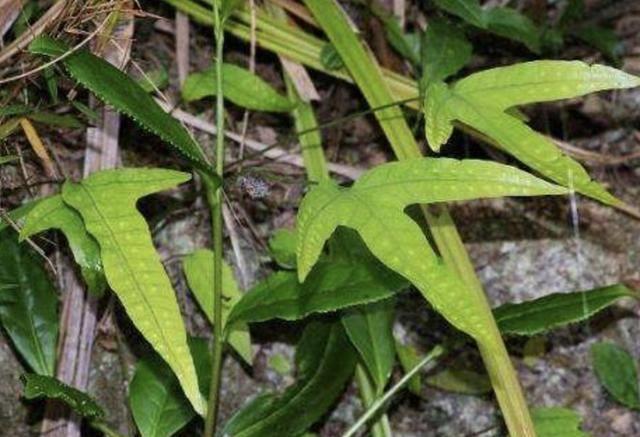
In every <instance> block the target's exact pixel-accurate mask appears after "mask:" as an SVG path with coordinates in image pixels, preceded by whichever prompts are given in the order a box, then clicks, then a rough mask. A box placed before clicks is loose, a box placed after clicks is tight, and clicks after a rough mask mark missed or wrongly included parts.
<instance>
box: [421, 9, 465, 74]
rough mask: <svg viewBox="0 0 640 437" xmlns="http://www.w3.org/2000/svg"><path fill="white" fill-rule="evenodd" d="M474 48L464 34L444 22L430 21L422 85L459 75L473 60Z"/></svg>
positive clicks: (426, 38) (425, 39)
mask: <svg viewBox="0 0 640 437" xmlns="http://www.w3.org/2000/svg"><path fill="white" fill-rule="evenodd" d="M471 51H472V47H471V44H470V43H469V41H468V40H467V38H466V37H465V35H464V33H463V32H462V31H461V30H459V29H458V28H457V27H455V26H452V25H451V24H448V23H447V22H446V21H443V20H437V19H433V20H429V26H428V27H427V31H426V32H425V33H424V39H423V43H422V57H423V59H422V63H423V64H422V80H421V82H422V85H423V86H425V87H426V85H427V84H428V83H433V82H437V81H440V80H444V79H446V78H447V77H449V76H451V75H452V74H455V73H457V72H458V71H459V70H460V69H461V68H462V67H464V66H465V64H466V63H467V62H469V59H470V58H471Z"/></svg>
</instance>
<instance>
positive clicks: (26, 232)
mask: <svg viewBox="0 0 640 437" xmlns="http://www.w3.org/2000/svg"><path fill="white" fill-rule="evenodd" d="M48 229H60V230H61V231H62V233H63V234H64V235H65V236H66V237H67V240H68V241H69V247H70V248H71V252H72V253H73V257H74V259H75V260H76V263H78V265H79V266H80V270H81V272H82V276H83V278H84V280H85V282H86V283H87V288H88V289H89V291H90V292H92V293H94V294H96V295H98V296H99V295H101V294H102V293H103V292H104V289H105V287H106V280H105V278H104V272H103V270H102V262H101V261H100V247H99V246H98V243H97V242H96V240H95V239H94V238H93V237H91V236H90V235H89V234H88V233H87V231H86V229H85V227H84V223H83V221H82V217H81V216H80V214H78V212H77V211H76V210H75V209H73V208H71V207H69V206H67V205H66V204H65V203H64V202H63V201H62V196H61V195H56V196H52V197H48V198H45V199H42V200H41V201H40V202H39V203H38V204H37V205H36V206H35V207H34V208H33V209H32V210H31V211H30V212H29V214H28V215H27V218H26V220H25V223H24V226H23V227H22V229H21V231H20V240H24V239H25V238H28V237H30V236H32V235H34V234H37V233H39V232H43V231H46V230H48Z"/></svg>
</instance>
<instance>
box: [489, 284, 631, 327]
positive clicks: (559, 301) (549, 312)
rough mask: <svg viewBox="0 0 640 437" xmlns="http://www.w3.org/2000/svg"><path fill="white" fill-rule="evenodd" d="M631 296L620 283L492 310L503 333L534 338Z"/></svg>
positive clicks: (581, 319) (585, 318)
mask: <svg viewBox="0 0 640 437" xmlns="http://www.w3.org/2000/svg"><path fill="white" fill-rule="evenodd" d="M633 296H634V293H633V292H632V291H631V290H629V289H628V288H627V287H625V286H624V285H622V284H615V285H610V286H608V287H601V288H594V289H593V290H588V291H576V292H573V293H553V294H550V295H547V296H544V297H541V298H539V299H534V300H530V301H527V302H522V303H517V304H512V303H507V304H504V305H502V306H500V307H498V308H496V309H494V310H493V315H494V317H495V319H496V322H497V323H498V327H499V328H500V332H502V333H503V334H518V335H536V334H540V333H543V332H546V331H549V330H551V329H554V328H557V327H560V326H565V325H568V324H571V323H576V322H581V321H583V320H587V319H588V318H590V317H591V316H593V315H594V314H596V313H598V312H600V311H601V310H603V309H605V308H607V307H608V306H610V305H612V304H614V303H615V302H617V301H618V300H619V299H621V298H623V297H633Z"/></svg>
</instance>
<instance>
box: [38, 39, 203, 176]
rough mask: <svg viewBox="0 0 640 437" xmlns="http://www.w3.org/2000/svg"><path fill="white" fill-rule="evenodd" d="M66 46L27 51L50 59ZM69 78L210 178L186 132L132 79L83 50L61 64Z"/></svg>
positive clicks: (42, 44) (42, 43)
mask: <svg viewBox="0 0 640 437" xmlns="http://www.w3.org/2000/svg"><path fill="white" fill-rule="evenodd" d="M67 49H68V48H67V47H66V46H65V45H64V44H62V43H61V42H59V41H56V40H54V39H52V38H49V37H44V36H40V37H38V38H36V39H35V40H34V41H33V42H32V43H31V45H30V46H29V50H30V51H31V52H32V53H36V54H41V55H45V56H50V57H57V56H61V55H63V54H64V53H66V52H67ZM61 62H62V63H63V64H64V66H65V67H66V69H67V70H68V71H69V73H70V74H71V76H72V77H73V78H74V79H75V80H76V81H78V82H79V83H80V84H82V85H83V86H85V87H86V88H87V89H89V90H90V91H91V92H92V93H94V94H95V95H96V96H97V97H98V98H99V99H101V100H103V101H105V102H106V103H108V104H110V105H111V106H113V107H114V108H115V109H117V110H118V111H120V112H123V113H124V114H126V115H128V116H129V117H131V118H132V119H134V120H135V121H136V122H137V123H139V124H140V125H141V126H142V127H144V128H145V129H148V130H150V131H151V132H153V133H154V134H156V135H158V136H159V137H160V138H162V139H163V140H164V141H166V142H167V143H169V144H170V145H171V146H173V147H174V148H175V149H176V150H177V151H178V152H179V153H180V154H181V155H182V156H183V157H184V158H186V159H187V160H188V161H189V163H190V164H191V165H193V166H194V167H195V168H198V169H200V170H203V171H205V172H207V173H209V174H211V175H213V174H214V170H213V168H212V167H211V165H209V164H208V163H207V159H206V157H205V155H204V153H203V151H202V149H201V148H200V146H199V145H198V143H197V142H196V141H195V140H194V139H193V138H192V137H191V135H190V134H189V132H188V131H187V130H186V129H185V128H184V127H183V126H182V125H181V124H180V123H179V122H178V121H177V120H176V119H175V118H173V117H172V116H171V115H169V114H167V113H166V112H165V111H164V110H163V109H162V108H161V107H160V106H159V105H158V104H157V103H156V102H155V101H154V100H153V98H152V97H151V96H150V95H149V94H148V93H147V92H146V91H145V90H144V89H143V88H142V87H141V86H140V85H138V83H136V81H135V80H134V79H132V78H131V77H129V76H127V75H126V74H125V73H123V72H122V71H120V70H119V69H117V68H116V67H114V66H113V65H111V64H110V63H109V62H107V61H105V60H104V59H102V58H99V57H97V56H95V55H93V54H91V53H90V52H88V51H86V50H83V49H81V50H77V51H75V52H73V53H72V54H70V55H69V56H67V57H65V58H64V59H63V60H62V61H61Z"/></svg>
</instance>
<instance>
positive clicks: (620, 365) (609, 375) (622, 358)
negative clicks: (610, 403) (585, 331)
mask: <svg viewBox="0 0 640 437" xmlns="http://www.w3.org/2000/svg"><path fill="white" fill-rule="evenodd" d="M591 359H592V361H593V369H594V370H595V372H596V376H597V377H598V380H599V381H600V384H602V386H603V387H604V388H605V389H606V390H607V392H609V394H610V395H611V396H612V397H613V398H614V399H615V400H616V401H618V402H620V403H621V404H623V405H626V406H627V407H629V408H635V409H640V393H639V391H638V372H637V370H636V363H635V360H634V359H633V357H632V356H631V355H630V354H629V352H627V351H626V350H624V349H623V348H621V347H620V346H618V345H616V344H614V343H608V342H602V343H596V344H594V345H593V346H591Z"/></svg>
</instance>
